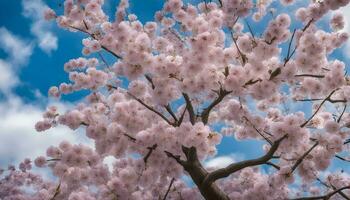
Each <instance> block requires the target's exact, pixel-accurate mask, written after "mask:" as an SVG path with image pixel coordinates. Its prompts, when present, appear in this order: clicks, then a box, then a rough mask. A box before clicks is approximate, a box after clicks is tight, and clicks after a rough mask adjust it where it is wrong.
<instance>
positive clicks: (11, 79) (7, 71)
mask: <svg viewBox="0 0 350 200" xmlns="http://www.w3.org/2000/svg"><path fill="white" fill-rule="evenodd" d="M17 84H18V78H17V76H16V75H15V74H14V72H13V71H12V70H11V66H10V64H9V63H7V62H6V61H4V60H2V59H0V91H1V92H2V93H4V94H5V95H6V96H7V94H9V92H10V91H11V89H12V88H13V87H14V86H15V85H17Z"/></svg>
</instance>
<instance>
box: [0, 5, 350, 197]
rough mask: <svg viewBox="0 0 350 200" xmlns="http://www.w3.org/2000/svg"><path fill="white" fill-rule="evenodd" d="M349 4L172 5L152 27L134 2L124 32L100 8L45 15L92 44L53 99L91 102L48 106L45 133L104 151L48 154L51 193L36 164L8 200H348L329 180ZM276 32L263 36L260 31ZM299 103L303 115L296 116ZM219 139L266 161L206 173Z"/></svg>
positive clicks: (125, 14)
mask: <svg viewBox="0 0 350 200" xmlns="http://www.w3.org/2000/svg"><path fill="white" fill-rule="evenodd" d="M349 2H350V0H313V1H310V2H308V3H307V2H303V3H302V4H300V2H299V3H298V4H297V5H296V4H295V2H294V1H293V0H281V1H280V2H272V1H271V0H257V1H252V0H217V1H203V2H201V3H199V4H191V3H190V2H187V1H186V2H183V1H182V0H167V1H164V6H163V9H162V10H160V11H158V12H156V13H155V21H151V22H147V23H144V24H143V23H141V22H140V21H139V20H138V18H137V16H136V15H134V14H131V13H129V10H130V9H129V2H128V0H121V1H120V2H119V5H118V6H117V10H116V13H115V18H114V19H110V17H109V16H108V15H106V14H105V13H104V11H103V9H102V6H103V3H104V1H103V0H65V2H64V13H62V15H59V14H56V12H55V11H54V10H52V9H49V10H47V11H46V12H45V16H44V17H45V18H46V19H47V20H56V21H57V23H58V25H59V26H60V27H62V28H63V29H66V30H68V31H71V32H74V33H76V32H80V34H82V35H84V36H85V39H83V40H82V44H83V48H82V54H83V55H84V57H80V58H77V59H72V60H69V61H68V62H67V63H66V64H65V65H64V70H65V71H66V72H67V73H68V74H69V80H70V82H69V83H62V84H60V85H59V86H54V87H51V88H50V90H49V95H51V96H53V97H55V98H60V96H61V95H66V94H69V93H73V92H77V91H80V90H88V91H89V94H88V95H87V96H86V97H84V99H83V100H82V101H81V102H80V103H79V104H77V105H76V107H75V108H74V109H71V110H69V111H68V112H66V113H59V111H58V110H57V108H55V107H53V106H51V107H49V108H48V109H47V111H46V112H45V113H44V115H43V120H42V121H40V122H38V123H37V124H36V125H35V127H36V129H37V130H38V131H45V130H46V129H49V128H54V127H56V126H58V125H63V126H68V127H69V128H70V129H73V130H76V129H78V128H80V129H83V130H84V132H85V134H86V136H87V137H88V138H90V139H92V140H93V141H94V144H95V147H94V148H91V147H89V146H88V145H84V144H71V143H69V142H67V141H62V142H61V143H60V145H59V146H51V147H50V148H48V149H47V152H46V155H45V156H40V157H38V158H36V159H35V160H34V163H35V165H36V167H42V168H46V169H49V170H50V171H51V172H52V174H53V175H54V176H55V177H56V179H54V180H52V179H45V178H43V177H41V176H40V175H37V174H35V173H34V172H32V171H31V168H32V165H31V163H32V162H31V160H30V159H26V160H24V161H23V162H22V163H20V165H19V168H18V169H17V168H16V167H15V166H9V168H8V169H7V170H2V171H1V174H2V175H1V180H0V199H2V200H24V199H25V200H30V199H33V200H47V199H51V200H53V199H55V200H58V199H68V200H95V199H103V200H117V199H118V200H128V199H130V200H139V199H149V200H153V199H162V200H165V199H179V200H180V199H183V200H195V199H207V200H228V199H235V200H236V199H237V200H239V199H247V200H255V199H256V200H262V199H268V200H272V199H273V200H278V199H279V200H282V199H350V176H349V175H348V174H347V173H346V172H339V173H338V172H334V173H328V174H327V175H326V176H323V177H322V176H321V175H322V174H324V173H325V171H326V170H327V168H328V167H329V166H330V164H331V163H332V161H333V160H334V159H341V160H342V161H344V162H348V159H347V158H346V157H345V156H344V154H346V153H348V152H349V148H348V145H347V144H348V143H350V139H349V138H350V130H349V128H350V112H348V109H347V102H348V101H350V83H349V78H348V76H347V75H346V73H345V63H344V62H342V61H339V60H336V59H334V57H333V58H331V55H332V53H333V52H334V51H335V50H336V49H338V48H340V47H341V46H342V45H343V44H344V43H345V42H346V41H347V39H348V34H347V33H345V32H343V31H342V29H343V28H344V17H343V16H342V15H341V14H340V13H338V12H334V11H336V10H338V9H339V8H341V7H344V6H346V5H347V4H348V3H349ZM134 3H144V2H143V1H140V2H136V1H135V2H134ZM271 3H273V4H278V6H279V8H280V9H281V10H282V11H283V9H284V8H286V9H285V11H286V12H279V11H277V10H273V9H274V8H273V7H272V5H273V4H271ZM298 5H303V6H298ZM292 7H294V8H295V7H297V8H295V10H296V12H295V14H294V13H291V12H287V11H288V10H289V11H290V10H291V9H288V8H292ZM330 12H333V13H334V14H333V15H332V17H331V18H329V17H328V16H329V15H327V14H328V13H330ZM266 19H268V22H267V25H266V26H264V30H261V34H258V32H257V30H256V29H255V27H254V26H252V20H253V21H255V22H254V24H259V23H263V21H264V20H265V21H266ZM292 21H293V23H292ZM321 21H322V22H324V21H327V22H328V25H329V27H330V28H328V29H327V28H324V26H321V25H320V24H319V22H321ZM292 26H293V27H294V26H295V27H296V28H292ZM321 27H323V28H321ZM327 30H328V31H327ZM106 53H108V54H110V55H111V56H113V58H114V60H109V59H106V58H104V55H106ZM125 79H127V81H125ZM123 85H127V86H126V87H125V86H123ZM296 104H298V105H300V104H302V105H303V107H304V108H305V110H304V112H301V111H293V110H290V109H289V110H288V109H286V107H288V106H293V105H296ZM309 111H310V112H309ZM217 124H220V126H221V128H217V126H215V125H217ZM215 127H216V128H215ZM223 137H234V138H235V139H236V140H246V139H254V140H259V141H263V142H264V145H263V146H261V147H257V148H262V149H263V151H264V154H263V155H261V156H260V157H257V158H253V159H248V160H243V161H239V162H234V163H231V164H230V165H228V166H226V167H222V168H221V167H217V168H208V167H205V165H204V164H203V163H204V161H205V160H206V159H208V158H212V157H214V156H215V154H216V152H217V145H218V144H220V143H221V140H222V138H223ZM242 151H244V149H242ZM108 156H112V157H114V158H115V159H116V160H115V162H114V164H113V167H112V169H109V168H108V167H107V165H106V164H105V163H104V162H103V160H104V158H106V157H108ZM184 177H189V178H190V179H191V181H187V179H186V178H184Z"/></svg>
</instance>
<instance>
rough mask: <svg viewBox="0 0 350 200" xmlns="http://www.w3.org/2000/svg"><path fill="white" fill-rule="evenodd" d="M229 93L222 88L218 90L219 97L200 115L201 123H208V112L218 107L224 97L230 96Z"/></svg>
mask: <svg viewBox="0 0 350 200" xmlns="http://www.w3.org/2000/svg"><path fill="white" fill-rule="evenodd" d="M230 93H231V91H226V90H224V89H222V88H220V91H219V96H218V97H217V98H216V99H215V100H214V101H213V102H211V104H210V105H209V106H208V107H207V108H205V109H204V110H203V112H202V114H201V118H202V122H203V123H204V124H207V123H208V119H209V115H210V111H211V110H212V109H213V108H214V107H215V106H216V105H218V104H219V103H220V102H221V101H222V100H223V99H224V98H225V96H226V95H228V94H230Z"/></svg>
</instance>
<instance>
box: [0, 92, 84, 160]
mask: <svg viewBox="0 0 350 200" xmlns="http://www.w3.org/2000/svg"><path fill="white" fill-rule="evenodd" d="M67 106H69V105H64V104H61V105H59V106H58V107H59V108H64V107H67ZM43 111H44V110H43V109H42V108H40V107H38V106H33V105H28V104H24V103H23V102H22V101H21V99H20V98H19V97H16V96H11V97H9V100H8V101H3V102H0V113H1V115H0V122H1V123H0V158H1V159H0V166H4V165H7V164H9V163H11V164H14V163H18V162H20V161H22V160H23V159H24V158H32V159H33V158H35V157H36V156H39V155H45V152H46V149H47V148H48V147H49V146H51V145H58V144H59V143H60V142H61V141H62V140H68V141H71V142H75V143H76V142H84V143H86V137H85V136H83V135H82V134H81V133H79V131H78V133H74V131H72V130H69V129H68V128H66V127H63V126H58V127H56V128H53V129H50V130H49V131H46V132H40V133H39V132H36V130H35V129H34V125H35V123H36V122H37V121H39V120H41V119H42V113H43Z"/></svg>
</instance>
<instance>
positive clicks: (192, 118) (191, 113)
mask: <svg viewBox="0 0 350 200" xmlns="http://www.w3.org/2000/svg"><path fill="white" fill-rule="evenodd" d="M182 95H183V97H184V99H185V101H186V109H187V111H188V114H189V116H190V122H191V124H192V125H193V124H195V123H196V114H195V113H194V109H193V105H192V102H191V99H190V97H189V96H188V94H186V93H182Z"/></svg>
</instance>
